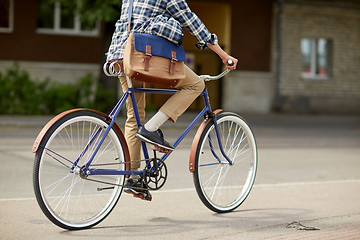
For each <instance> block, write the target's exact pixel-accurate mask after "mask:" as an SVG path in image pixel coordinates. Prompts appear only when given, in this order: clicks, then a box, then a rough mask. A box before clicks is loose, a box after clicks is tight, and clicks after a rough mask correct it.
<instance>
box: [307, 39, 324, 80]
mask: <svg viewBox="0 0 360 240" xmlns="http://www.w3.org/2000/svg"><path fill="white" fill-rule="evenodd" d="M330 47H331V41H330V40H329V39H325V38H317V39H310V38H304V39H302V40H301V54H302V77H303V78H315V79H329V77H330V50H331V49H330Z"/></svg>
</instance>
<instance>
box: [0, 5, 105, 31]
mask: <svg viewBox="0 0 360 240" xmlns="http://www.w3.org/2000/svg"><path fill="white" fill-rule="evenodd" d="M0 1H1V0H0ZM74 9H75V10H74ZM38 32H39V33H50V34H69V35H88V36H97V35H99V23H95V24H88V23H87V22H85V21H83V20H82V19H81V17H80V14H79V13H77V12H76V1H74V2H72V3H70V4H69V5H63V4H61V3H60V2H55V3H51V2H50V3H49V1H47V0H39V1H38Z"/></svg>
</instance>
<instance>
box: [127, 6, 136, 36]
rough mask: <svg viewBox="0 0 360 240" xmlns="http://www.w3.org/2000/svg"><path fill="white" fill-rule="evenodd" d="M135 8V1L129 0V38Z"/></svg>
mask: <svg viewBox="0 0 360 240" xmlns="http://www.w3.org/2000/svg"><path fill="white" fill-rule="evenodd" d="M133 7H134V1H133V0H129V11H128V29H127V35H128V37H129V34H130V24H131V18H132V12H133Z"/></svg>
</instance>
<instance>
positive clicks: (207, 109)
mask: <svg viewBox="0 0 360 240" xmlns="http://www.w3.org/2000/svg"><path fill="white" fill-rule="evenodd" d="M177 91H178V90H176V89H156V88H135V87H130V88H129V89H128V90H127V91H126V92H125V94H124V95H123V96H122V97H121V99H120V100H119V101H118V103H117V104H116V106H115V107H114V109H113V110H112V111H111V113H110V114H109V117H110V118H111V119H112V120H111V122H110V124H109V126H108V127H107V129H106V131H105V133H104V135H103V136H102V139H101V140H100V142H99V144H98V145H97V147H96V149H95V150H94V152H93V154H92V156H91V158H90V159H89V161H88V162H87V163H86V165H85V166H84V168H82V169H83V172H84V173H86V175H142V174H144V172H143V171H121V170H113V169H91V168H89V167H90V165H91V162H92V161H93V159H94V157H95V155H96V154H97V152H98V150H99V148H100V146H101V144H102V143H103V141H104V140H105V138H106V136H107V135H108V133H109V131H110V129H111V128H112V127H113V125H114V123H115V119H116V117H117V116H118V114H119V112H120V109H121V108H122V107H123V106H124V104H125V102H126V100H127V99H128V98H129V97H130V99H131V102H132V105H133V109H134V113H135V118H136V123H137V126H138V127H140V126H141V121H140V116H139V112H138V108H137V105H136V101H135V93H136V92H139V93H154V94H175V93H176V92H177ZM200 96H202V97H203V99H204V104H205V106H204V108H203V109H202V110H201V112H200V113H199V114H198V115H197V116H196V117H195V119H194V120H193V121H192V122H191V123H190V125H189V126H188V127H187V128H186V129H185V131H184V132H183V133H182V134H181V135H180V137H179V138H178V139H177V140H176V141H175V143H174V144H173V147H174V148H176V147H177V146H178V145H179V144H180V142H181V141H182V140H183V139H184V138H185V136H186V135H187V134H188V133H189V132H190V131H191V129H192V128H193V127H194V126H195V125H196V123H197V122H198V121H199V119H200V118H201V117H203V116H204V115H210V114H211V113H212V110H211V106H210V102H209V98H208V92H207V89H206V87H205V89H204V90H203V91H202V92H201V94H200ZM211 120H212V121H213V123H214V126H215V131H216V135H217V140H218V144H219V146H220V151H221V153H222V155H223V157H224V158H225V159H226V160H227V161H228V163H229V164H230V165H232V161H231V160H230V159H229V158H228V156H227V155H226V154H225V152H224V149H223V146H222V143H221V138H220V137H219V130H218V125H217V121H216V119H215V118H212V119H211ZM98 132H99V131H98ZM98 132H97V133H95V134H94V136H93V137H92V138H91V139H90V141H89V143H88V144H87V146H86V147H85V148H84V150H83V152H82V153H81V154H80V156H79V157H78V159H77V160H76V161H75V162H74V164H73V169H74V168H75V167H76V166H77V164H78V162H79V161H80V159H81V157H82V156H83V155H84V154H85V152H86V151H87V149H88V148H89V146H90V145H91V143H92V142H93V140H94V139H95V138H96V137H97V135H98ZM141 144H142V149H143V153H144V157H145V159H149V154H148V151H147V148H146V144H145V142H141ZM212 153H213V155H214V156H215V158H216V159H217V160H218V161H219V163H221V160H220V158H219V157H218V156H217V155H216V153H215V152H214V151H212ZM170 154H171V152H170V153H166V154H164V155H163V156H162V157H161V160H162V161H165V160H166V159H167V158H168V157H169V155H170ZM147 161H149V160H147ZM158 164H160V163H158Z"/></svg>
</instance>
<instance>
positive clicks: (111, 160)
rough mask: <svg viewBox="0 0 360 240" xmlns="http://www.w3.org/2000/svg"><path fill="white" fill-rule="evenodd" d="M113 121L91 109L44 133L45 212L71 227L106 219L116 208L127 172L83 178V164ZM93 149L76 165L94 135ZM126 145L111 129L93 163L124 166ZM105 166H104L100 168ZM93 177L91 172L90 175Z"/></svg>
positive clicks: (39, 177) (40, 158)
mask: <svg viewBox="0 0 360 240" xmlns="http://www.w3.org/2000/svg"><path fill="white" fill-rule="evenodd" d="M107 126H108V124H107V123H106V122H105V121H104V120H103V119H102V118H101V117H99V116H98V115H95V114H92V113H85V114H84V113H80V114H79V113H75V114H73V115H70V116H65V117H64V118H63V119H61V120H59V122H58V123H56V124H55V125H54V126H53V127H52V128H51V129H50V130H49V131H48V133H47V134H46V135H45V137H44V139H43V141H42V144H41V147H40V148H39V150H38V152H37V153H36V157H35V166H34V189H35V195H36V197H37V200H38V203H39V205H40V207H41V208H42V210H43V212H44V213H45V215H46V216H47V217H48V218H49V219H50V220H51V221H52V222H53V223H55V224H56V225H58V226H60V227H63V228H66V229H83V228H88V227H91V226H94V225H96V224H98V223H99V222H101V221H102V220H103V219H104V218H105V217H106V216H107V215H108V214H109V213H110V212H111V210H112V209H113V208H114V207H115V205H116V203H117V201H118V199H119V197H120V195H121V192H122V187H120V186H114V185H122V184H123V182H124V176H96V177H91V178H92V179H94V180H98V181H103V182H107V183H111V184H113V185H109V184H104V183H98V182H93V181H89V180H87V179H84V178H81V177H80V174H79V170H80V168H81V167H82V166H83V165H84V164H85V163H86V162H87V161H88V160H89V159H90V157H91V155H92V153H93V152H94V150H95V147H96V146H97V144H98V143H99V141H100V139H101V137H102V136H103V135H104V132H105V130H106V128H107ZM94 135H96V137H95V138H94V140H93V142H92V143H91V144H90V145H89V146H88V150H87V151H86V152H85V154H84V155H83V156H82V158H81V160H80V161H79V163H78V164H77V166H78V167H77V168H76V169H75V170H72V169H71V168H72V166H73V164H74V162H75V160H76V159H77V158H78V157H79V156H80V154H81V152H82V151H83V149H84V148H85V146H86V145H87V144H88V143H89V140H90V139H91V138H92V136H94ZM124 161H125V156H124V150H123V147H122V145H121V142H120V140H119V138H118V136H117V134H116V132H115V131H114V130H113V129H111V130H110V132H109V134H108V136H107V137H106V138H105V141H104V142H103V144H102V145H101V147H100V149H99V151H98V153H97V155H96V156H95V158H94V160H93V162H92V165H90V168H91V167H95V165H97V166H99V167H97V168H103V169H117V170H125V164H123V162H124ZM100 166H101V167H100ZM89 178H90V177H89Z"/></svg>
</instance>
